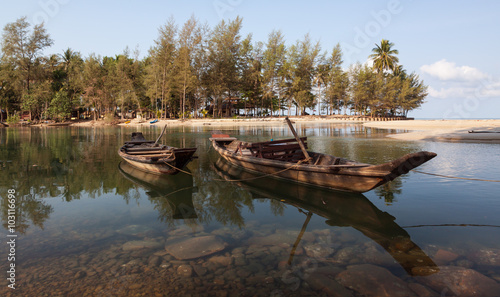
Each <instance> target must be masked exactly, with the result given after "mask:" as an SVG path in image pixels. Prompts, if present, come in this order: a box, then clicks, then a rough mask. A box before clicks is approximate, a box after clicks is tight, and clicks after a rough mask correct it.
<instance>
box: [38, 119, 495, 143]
mask: <svg viewBox="0 0 500 297" xmlns="http://www.w3.org/2000/svg"><path fill="white" fill-rule="evenodd" d="M290 119H291V120H292V121H294V122H300V123H318V122H323V123H363V125H364V126H365V127H371V128H379V129H389V130H404V131H398V133H397V134H391V135H389V136H388V137H391V138H395V139H401V140H415V141H451V142H485V143H500V120H406V121H361V120H358V119H355V118H340V117H319V116H307V117H290ZM150 121H151V120H146V121H145V120H142V121H141V120H138V119H134V120H131V121H130V122H129V123H120V124H118V125H119V126H123V127H138V126H150V125H151V124H150ZM155 124H156V125H158V126H163V125H165V124H167V125H169V126H213V127H224V126H234V125H239V126H255V125H283V124H284V117H279V118H278V117H273V118H250V119H189V120H172V119H168V120H160V121H158V122H157V123H155ZM103 125H106V122H105V121H87V122H80V123H73V124H72V126H84V127H94V126H103ZM42 126H43V125H42ZM469 131H475V132H487V133H469ZM402 132H403V133H402ZM496 132H499V133H496Z"/></svg>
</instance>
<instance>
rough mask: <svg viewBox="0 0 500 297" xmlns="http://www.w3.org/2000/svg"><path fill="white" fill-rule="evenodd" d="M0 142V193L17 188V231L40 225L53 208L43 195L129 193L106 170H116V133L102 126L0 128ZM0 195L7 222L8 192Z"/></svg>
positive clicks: (123, 183) (68, 197)
mask: <svg viewBox="0 0 500 297" xmlns="http://www.w3.org/2000/svg"><path fill="white" fill-rule="evenodd" d="M0 143H1V144H2V145H0V192H2V193H6V192H7V190H8V189H15V191H16V198H17V203H16V231H19V232H24V231H26V230H27V229H28V227H29V225H35V226H38V227H40V228H43V223H44V222H45V220H47V219H48V218H49V216H50V213H52V211H53V209H52V207H51V206H49V205H47V203H46V202H44V200H43V199H46V198H55V197H60V198H61V199H63V200H64V201H68V202H69V201H72V200H75V199H80V198H81V197H82V196H84V197H90V198H96V197H99V196H101V195H102V194H104V193H116V192H118V193H123V194H124V196H128V195H129V190H130V189H131V186H132V184H131V183H129V182H127V181H126V180H124V179H123V178H122V177H121V176H120V175H116V174H109V173H110V172H111V170H113V171H116V164H117V162H114V160H116V159H117V158H118V157H117V156H116V152H115V147H116V146H117V144H116V143H117V137H116V135H113V134H111V133H109V132H108V131H105V130H104V129H85V128H73V127H72V128H62V129H61V128H30V129H28V128H20V129H15V128H14V129H10V128H9V129H1V130H0ZM109 147H112V148H113V149H108V148H109ZM1 197H2V200H1V203H0V207H1V214H2V221H3V224H4V226H7V221H8V220H7V212H8V204H7V200H6V199H7V196H6V195H2V196H1ZM30 222H31V223H30Z"/></svg>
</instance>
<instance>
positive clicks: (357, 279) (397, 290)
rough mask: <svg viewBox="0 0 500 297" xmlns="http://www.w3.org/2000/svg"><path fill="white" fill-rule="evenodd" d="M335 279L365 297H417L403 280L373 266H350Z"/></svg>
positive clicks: (381, 268)
mask: <svg viewBox="0 0 500 297" xmlns="http://www.w3.org/2000/svg"><path fill="white" fill-rule="evenodd" d="M335 279H336V280H337V281H338V282H339V283H340V284H342V285H343V286H345V287H347V288H350V289H352V290H354V291H356V292H358V293H359V294H361V295H363V296H391V297H417V295H416V294H415V293H414V292H413V291H412V290H410V288H409V287H408V285H407V284H406V283H405V282H404V281H403V280H402V279H400V278H398V277H396V276H395V275H394V274H392V273H391V272H390V271H389V270H387V269H385V268H383V267H380V266H375V265H372V264H361V265H352V266H348V267H347V270H345V271H343V272H341V273H339V274H338V275H337V277H336V278H335Z"/></svg>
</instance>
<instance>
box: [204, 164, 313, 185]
mask: <svg viewBox="0 0 500 297" xmlns="http://www.w3.org/2000/svg"><path fill="white" fill-rule="evenodd" d="M304 161H305V160H300V161H298V162H297V164H293V165H292V166H290V167H287V168H285V169H283V170H280V171H276V172H273V173H268V174H264V175H261V176H256V177H250V178H243V179H220V178H216V179H213V180H216V181H227V182H241V181H249V180H255V179H259V178H263V177H267V176H272V175H276V174H279V173H282V172H285V171H287V170H290V169H292V168H294V167H296V166H299V165H300V164H302V162H304Z"/></svg>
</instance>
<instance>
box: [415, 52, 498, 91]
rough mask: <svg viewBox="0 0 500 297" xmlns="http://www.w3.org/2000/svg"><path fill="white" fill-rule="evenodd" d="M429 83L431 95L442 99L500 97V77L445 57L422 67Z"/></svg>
mask: <svg viewBox="0 0 500 297" xmlns="http://www.w3.org/2000/svg"><path fill="white" fill-rule="evenodd" d="M420 70H421V71H422V73H423V74H427V75H429V76H430V78H429V79H426V83H427V84H428V85H429V89H428V92H429V97H433V98H440V99H446V98H450V99H453V98H455V99H458V98H478V99H479V98H499V97H500V79H499V78H498V77H494V76H492V75H489V74H487V73H485V72H482V71H480V70H479V69H477V68H474V67H470V66H457V65H456V64H455V63H454V62H448V61H446V60H445V59H443V60H440V61H437V62H435V63H433V64H430V65H423V66H422V67H420Z"/></svg>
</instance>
